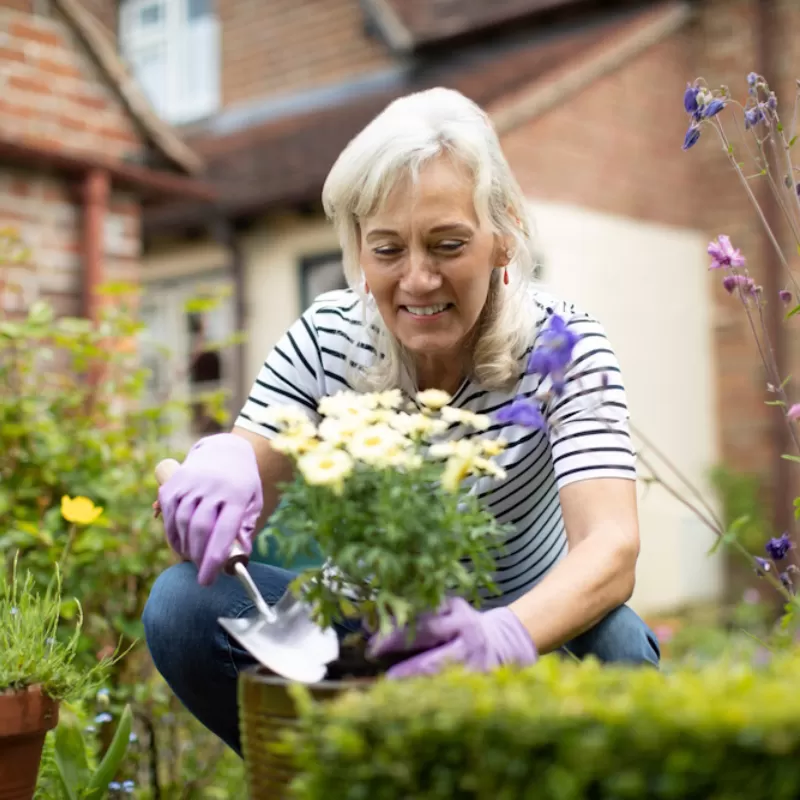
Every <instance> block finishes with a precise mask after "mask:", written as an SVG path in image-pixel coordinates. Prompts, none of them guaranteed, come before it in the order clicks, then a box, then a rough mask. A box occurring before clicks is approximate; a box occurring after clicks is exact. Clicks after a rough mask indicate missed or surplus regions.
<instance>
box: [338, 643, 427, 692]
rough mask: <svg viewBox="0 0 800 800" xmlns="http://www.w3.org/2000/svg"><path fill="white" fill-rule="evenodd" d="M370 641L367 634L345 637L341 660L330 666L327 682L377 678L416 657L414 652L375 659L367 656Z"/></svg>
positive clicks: (341, 649) (340, 648)
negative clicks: (402, 662)
mask: <svg viewBox="0 0 800 800" xmlns="http://www.w3.org/2000/svg"><path fill="white" fill-rule="evenodd" d="M368 641H369V639H368V636H367V634H365V633H351V634H348V635H347V636H346V637H344V639H343V640H342V643H341V645H340V647H339V658H338V659H336V661H333V662H331V663H330V664H329V665H328V672H327V674H326V676H325V680H328V681H347V680H359V679H364V678H377V677H379V676H380V675H383V674H384V673H385V672H387V671H388V670H389V669H390V668H391V667H393V666H394V665H395V664H399V663H400V662H401V661H405V660H406V659H407V658H410V657H411V656H413V655H414V653H413V652H404V653H396V654H392V655H390V656H382V657H380V658H373V657H370V656H369V655H368V654H367V642H368Z"/></svg>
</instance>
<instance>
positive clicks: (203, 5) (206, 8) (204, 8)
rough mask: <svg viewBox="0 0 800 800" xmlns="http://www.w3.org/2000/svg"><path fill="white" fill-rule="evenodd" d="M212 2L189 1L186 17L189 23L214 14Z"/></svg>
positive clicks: (204, 0)
mask: <svg viewBox="0 0 800 800" xmlns="http://www.w3.org/2000/svg"><path fill="white" fill-rule="evenodd" d="M213 5H214V4H213V2H212V0H189V8H188V10H187V15H188V18H189V21H190V22H191V21H192V20H195V19H200V18H201V17H210V16H211V15H212V14H213V13H214V8H213Z"/></svg>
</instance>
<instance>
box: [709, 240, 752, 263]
mask: <svg viewBox="0 0 800 800" xmlns="http://www.w3.org/2000/svg"><path fill="white" fill-rule="evenodd" d="M708 254H709V255H710V256H711V266H710V267H709V269H729V268H730V267H743V266H744V265H745V259H744V256H743V255H742V254H741V252H740V251H739V250H737V249H736V248H735V247H734V246H733V245H732V244H731V240H730V237H729V236H725V234H720V235H719V236H718V237H717V241H716V242H709V245H708Z"/></svg>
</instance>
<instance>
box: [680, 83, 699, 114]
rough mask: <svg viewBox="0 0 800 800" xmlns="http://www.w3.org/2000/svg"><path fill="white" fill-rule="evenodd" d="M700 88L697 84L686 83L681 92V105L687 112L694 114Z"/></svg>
mask: <svg viewBox="0 0 800 800" xmlns="http://www.w3.org/2000/svg"><path fill="white" fill-rule="evenodd" d="M698 94H700V89H699V88H698V87H697V86H692V85H691V84H686V91H685V92H684V93H683V107H684V108H685V109H686V113H687V114H694V112H695V111H697V95H698Z"/></svg>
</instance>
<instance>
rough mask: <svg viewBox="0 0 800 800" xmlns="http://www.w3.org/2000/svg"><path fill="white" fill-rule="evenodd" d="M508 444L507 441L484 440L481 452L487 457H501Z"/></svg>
mask: <svg viewBox="0 0 800 800" xmlns="http://www.w3.org/2000/svg"><path fill="white" fill-rule="evenodd" d="M507 444H508V442H506V441H505V439H484V440H483V441H481V450H483V454H484V455H485V456H499V455H500V453H502V452H503V451H504V450H505V449H506V445H507Z"/></svg>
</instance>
